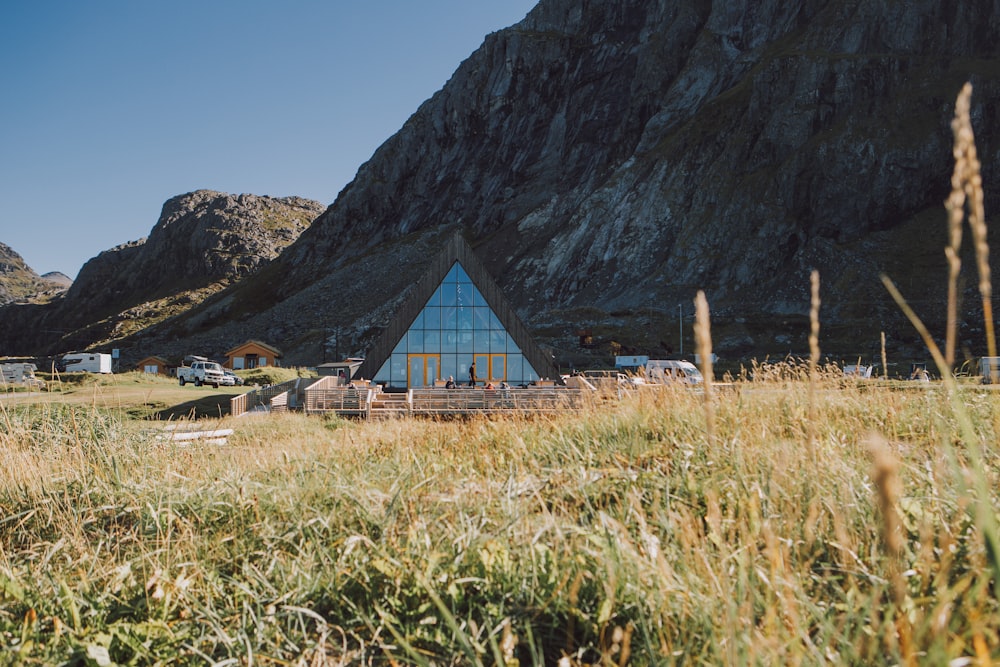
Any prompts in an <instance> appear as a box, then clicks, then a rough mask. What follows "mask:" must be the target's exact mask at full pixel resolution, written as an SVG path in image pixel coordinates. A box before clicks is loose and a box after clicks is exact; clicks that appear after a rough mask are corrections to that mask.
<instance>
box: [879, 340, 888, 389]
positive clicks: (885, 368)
mask: <svg viewBox="0 0 1000 667" xmlns="http://www.w3.org/2000/svg"><path fill="white" fill-rule="evenodd" d="M881 338H882V379H883V380H888V379H889V363H888V359H887V357H886V356H885V332H884V331H883V332H882V336H881Z"/></svg>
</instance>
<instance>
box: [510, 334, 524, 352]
mask: <svg viewBox="0 0 1000 667" xmlns="http://www.w3.org/2000/svg"><path fill="white" fill-rule="evenodd" d="M507 354H521V348H519V347H518V346H517V344H516V343H515V342H514V338H513V337H512V336H507Z"/></svg>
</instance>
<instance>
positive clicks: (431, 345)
mask: <svg viewBox="0 0 1000 667" xmlns="http://www.w3.org/2000/svg"><path fill="white" fill-rule="evenodd" d="M440 351H441V331H439V330H438V329H426V330H425V331H424V352H431V353H437V352H440Z"/></svg>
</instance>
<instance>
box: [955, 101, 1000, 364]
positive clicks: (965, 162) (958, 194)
mask: <svg viewBox="0 0 1000 667" xmlns="http://www.w3.org/2000/svg"><path fill="white" fill-rule="evenodd" d="M971 100H972V84H969V83H966V84H965V85H964V86H962V90H961V92H960V93H959V94H958V99H957V100H956V101H955V118H954V119H953V120H952V121H951V129H952V133H953V134H954V135H955V145H954V156H955V169H954V171H953V172H952V176H951V195H950V196H949V197H948V200H947V201H946V202H945V208H947V210H948V226H949V230H951V229H953V228H954V227H955V226H956V225H957V226H958V228H959V232H958V237H959V240H961V226H962V216H963V214H964V213H965V209H966V207H968V211H969V213H968V218H969V228H970V229H971V231H972V240H973V243H974V244H975V250H976V265H977V267H978V269H979V294H980V296H982V300H983V318H984V320H985V325H986V347H987V349H988V354H989V356H991V357H994V356H996V336H995V334H994V331H993V285H992V280H991V277H990V261H989V259H990V247H989V244H988V243H987V241H986V213H985V210H984V207H983V179H982V175H981V173H980V163H979V158H978V156H977V153H976V137H975V134H974V133H973V131H972V121H971V119H970V117H969V107H970V104H971ZM954 233H955V232H954V231H952V232H951V235H954ZM950 265H951V258H950V257H949V266H950ZM950 297H951V292H950V290H949V299H950ZM950 303H951V302H950V300H949V304H950ZM950 322H951V321H950V320H949V325H950ZM949 332H951V329H949Z"/></svg>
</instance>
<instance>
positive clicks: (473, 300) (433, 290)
mask: <svg viewBox="0 0 1000 667" xmlns="http://www.w3.org/2000/svg"><path fill="white" fill-rule="evenodd" d="M473 362H474V363H475V375H476V379H477V383H476V384H477V385H478V386H483V385H484V384H485V383H486V382H489V381H492V382H494V383H499V382H501V381H506V382H507V383H509V384H510V385H512V386H518V385H527V384H529V383H531V382H534V381H536V380H539V379H542V378H556V377H558V375H557V371H556V368H555V366H554V365H553V364H552V360H551V357H550V356H549V355H547V354H546V353H545V352H544V351H543V350H542V349H541V348H540V347H539V346H538V345H537V344H536V343H535V342H534V340H532V338H531V335H530V334H529V333H528V329H527V327H525V326H524V323H523V322H522V321H521V319H520V318H519V317H518V316H517V313H515V312H514V309H513V308H512V307H511V306H510V304H509V303H508V301H507V299H506V298H505V297H504V295H503V293H502V292H501V291H500V287H499V286H498V285H497V284H496V282H495V281H494V280H493V278H492V276H490V275H489V272H488V271H487V270H486V268H485V267H484V266H483V265H482V263H481V262H480V261H479V259H478V258H477V257H476V255H475V253H474V252H473V250H472V248H471V247H469V244H468V243H466V241H465V239H464V238H462V235H461V233H456V234H455V235H454V236H453V237H452V238H451V240H450V241H449V242H448V244H447V245H446V247H445V248H444V249H443V250H442V251H441V252H440V253H439V254H438V256H437V257H435V258H434V259H433V260H432V261H431V263H430V266H429V268H428V269H427V271H426V272H425V273H424V275H423V277H422V278H421V279H420V280H419V281H418V282H417V283H416V284H415V285H414V286H413V288H412V291H411V294H410V296H409V298H408V299H407V300H406V301H405V302H404V303H403V305H402V306H401V307H400V308H399V310H398V311H397V312H396V313H395V314H394V315H393V317H392V319H391V320H390V322H389V324H388V326H387V327H386V328H385V330H384V331H383V332H382V335H381V336H380V337H379V339H378V340H377V341H376V342H375V344H374V346H373V347H372V349H371V350H369V352H368V354H367V357H366V359H365V362H364V363H363V364H362V366H361V368H359V369H358V372H357V373H356V374H355V376H356V377H362V378H371V379H373V380H374V381H375V382H378V383H380V384H381V383H384V384H385V385H386V386H389V387H397V388H402V387H427V386H434V384H435V382H436V381H443V380H447V379H448V378H449V377H453V378H454V380H455V382H456V383H457V384H459V385H462V386H468V385H469V382H470V373H469V370H470V366H471V365H472V363H473Z"/></svg>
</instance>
